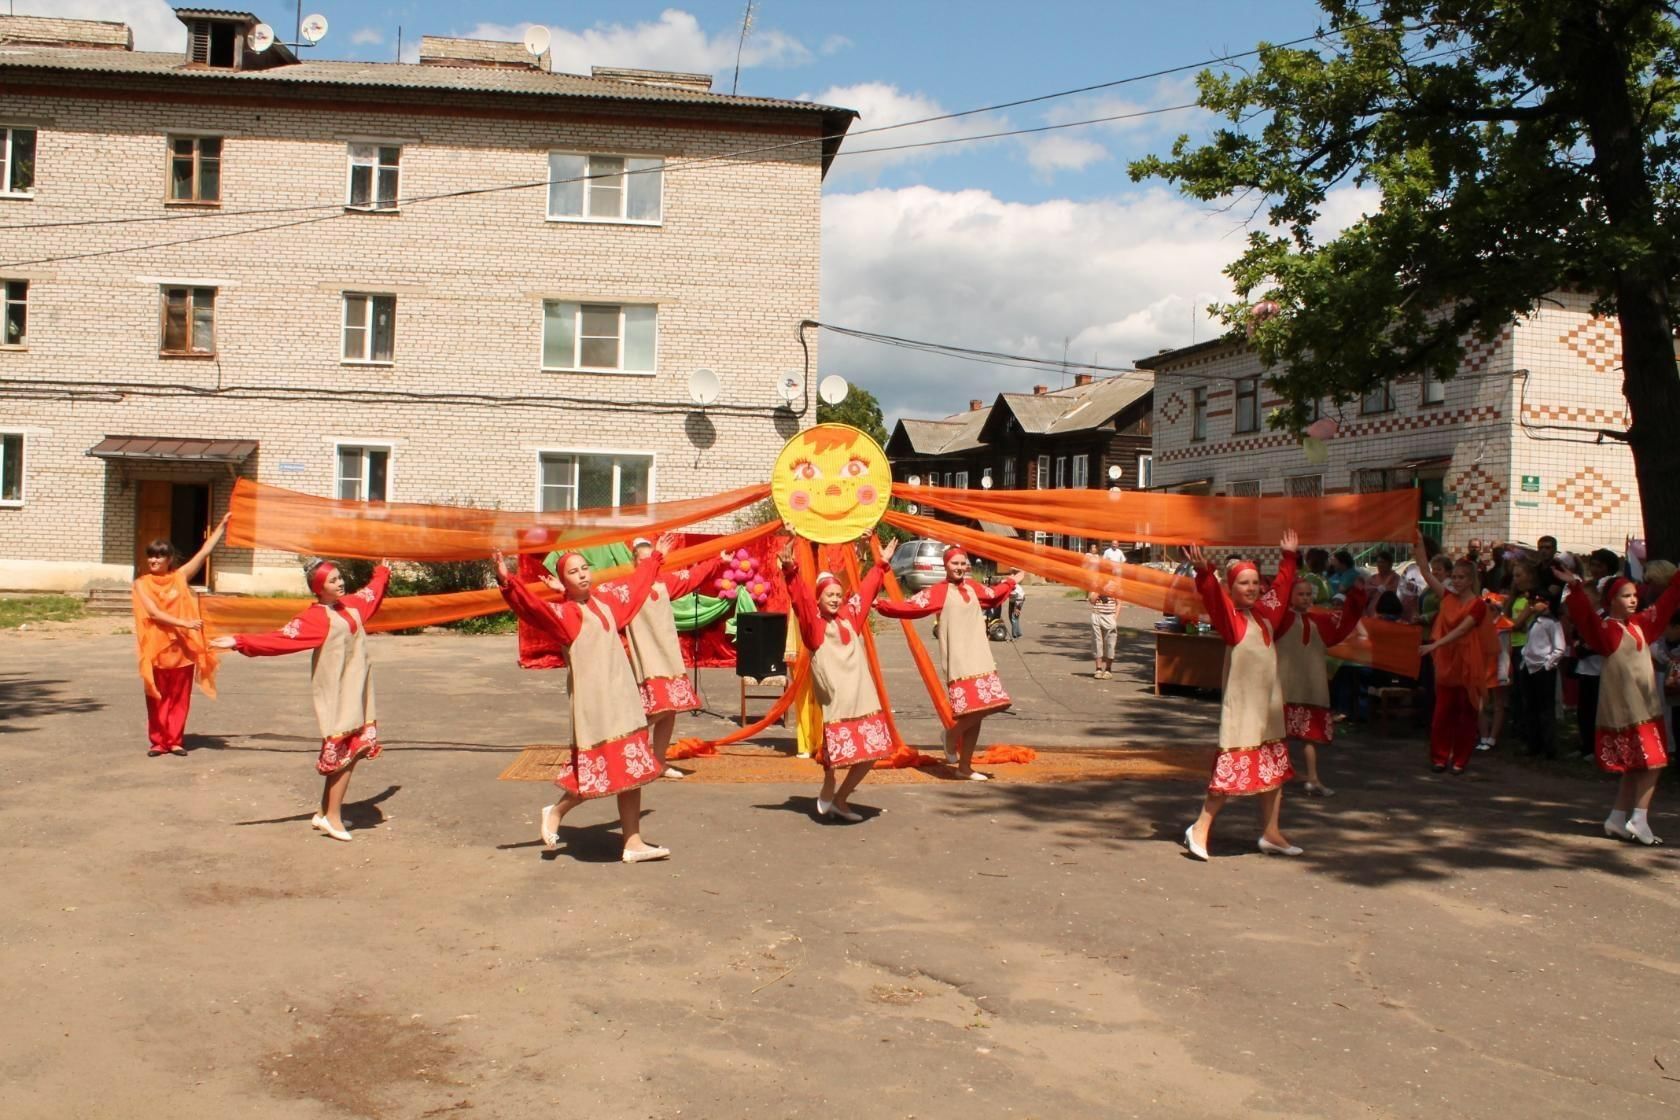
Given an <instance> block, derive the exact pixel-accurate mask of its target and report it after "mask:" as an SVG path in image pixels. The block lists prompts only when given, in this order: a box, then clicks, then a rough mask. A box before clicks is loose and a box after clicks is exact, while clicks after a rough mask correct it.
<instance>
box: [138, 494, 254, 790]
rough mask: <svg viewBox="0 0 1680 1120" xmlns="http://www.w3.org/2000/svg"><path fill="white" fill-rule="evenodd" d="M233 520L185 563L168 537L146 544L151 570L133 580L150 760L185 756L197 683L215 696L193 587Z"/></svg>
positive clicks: (211, 662) (213, 675) (212, 658)
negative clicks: (190, 713)
mask: <svg viewBox="0 0 1680 1120" xmlns="http://www.w3.org/2000/svg"><path fill="white" fill-rule="evenodd" d="M232 516H233V515H232V514H231V513H230V514H228V515H227V516H225V517H223V518H222V520H221V521H220V522H219V523H218V524H217V525H216V528H215V529H214V530H212V531H211V533H210V535H209V536H208V537H206V538H205V540H204V545H203V547H201V548H200V549H199V550H198V551H197V552H195V553H193V555H192V559H190V560H188V561H187V562H186V563H185V564H177V563H176V561H177V560H179V559H180V556H179V554H178V553H177V552H176V551H175V545H174V544H173V543H171V542H170V541H169V540H168V539H167V538H164V537H159V538H158V539H157V540H155V541H153V542H151V543H150V544H148V545H147V546H146V572H145V574H144V575H142V576H140V577H139V578H138V579H136V580H135V581H134V644H135V646H136V647H137V648H138V650H139V654H140V681H141V683H142V684H144V685H145V687H146V738H147V741H148V744H149V745H148V746H147V748H146V755H147V757H148V758H156V757H158V756H159V755H161V754H173V755H181V756H183V757H184V756H185V755H186V753H187V748H186V747H185V746H183V745H182V744H181V739H182V736H183V733H184V732H185V731H186V728H187V711H188V709H190V708H191V706H192V686H193V681H194V679H196V680H197V681H198V687H199V688H201V689H203V690H204V695H206V696H209V697H211V698H212V699H213V698H214V697H215V695H216V655H215V654H214V653H212V652H211V651H210V645H209V643H208V642H206V641H205V638H204V620H203V619H202V618H200V617H199V613H198V596H196V595H194V594H193V593H192V588H191V587H189V586H188V584H190V583H192V581H193V578H194V577H195V576H197V575H198V573H199V571H200V569H202V568H203V567H204V561H205V559H206V558H207V557H208V556H209V555H210V553H211V552H213V551H214V550H215V548H216V546H217V545H218V544H220V543H221V540H222V534H223V533H225V532H226V531H227V523H228V518H229V517H232Z"/></svg>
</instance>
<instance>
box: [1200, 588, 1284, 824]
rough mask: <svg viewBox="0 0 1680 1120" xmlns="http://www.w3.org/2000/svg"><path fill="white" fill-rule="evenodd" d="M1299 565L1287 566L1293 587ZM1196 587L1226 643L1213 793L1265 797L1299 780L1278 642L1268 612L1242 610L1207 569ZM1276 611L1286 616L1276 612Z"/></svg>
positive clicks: (1212, 780) (1212, 783)
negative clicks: (1288, 737) (1287, 732)
mask: <svg viewBox="0 0 1680 1120" xmlns="http://www.w3.org/2000/svg"><path fill="white" fill-rule="evenodd" d="M1293 578H1294V565H1293V564H1292V563H1291V564H1287V565H1286V566H1285V567H1284V569H1283V571H1282V573H1280V577H1279V581H1278V582H1279V583H1280V584H1281V585H1283V586H1284V587H1287V586H1288V585H1289V583H1290V581H1291V580H1292V579H1293ZM1196 587H1197V589H1198V590H1199V591H1201V593H1202V600H1203V603H1204V604H1205V605H1206V607H1207V610H1208V616H1209V617H1210V618H1211V619H1212V621H1213V624H1214V628H1215V629H1216V630H1218V631H1219V633H1220V636H1221V637H1223V638H1224V639H1225V668H1224V673H1223V678H1222V681H1223V689H1224V691H1223V696H1222V698H1221V701H1220V711H1219V754H1218V755H1217V756H1216V757H1215V758H1214V764H1213V777H1212V778H1211V779H1210V780H1209V782H1208V790H1209V792H1212V793H1224V794H1238V795H1241V794H1250V793H1264V792H1266V791H1268V790H1273V789H1276V788H1278V787H1279V786H1281V785H1282V784H1283V783H1284V782H1286V781H1288V780H1289V779H1290V778H1292V777H1294V776H1295V771H1294V768H1293V767H1291V766H1290V764H1289V747H1288V745H1287V744H1286V743H1285V742H1284V721H1283V685H1282V682H1281V681H1280V680H1279V679H1278V653H1277V643H1276V642H1275V641H1274V640H1273V636H1272V624H1271V622H1270V621H1268V619H1267V618H1265V617H1263V612H1262V611H1260V610H1258V609H1256V610H1253V611H1239V610H1237V609H1236V608H1235V607H1233V606H1232V604H1231V600H1230V597H1229V596H1227V595H1226V593H1225V588H1224V587H1223V586H1221V585H1220V583H1219V582H1218V580H1217V579H1215V578H1214V575H1213V570H1212V569H1211V568H1210V569H1207V570H1205V571H1201V572H1198V573H1197V575H1196ZM1270 613H1273V614H1277V613H1280V610H1279V609H1273V610H1272V611H1271V612H1270Z"/></svg>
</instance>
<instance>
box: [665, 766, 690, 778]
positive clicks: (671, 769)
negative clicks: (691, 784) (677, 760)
mask: <svg viewBox="0 0 1680 1120" xmlns="http://www.w3.org/2000/svg"><path fill="white" fill-rule="evenodd" d="M659 776H660V777H661V778H686V777H688V772H687V771H685V770H678V769H677V768H676V767H675V766H667V767H665V773H663V774H661V775H659Z"/></svg>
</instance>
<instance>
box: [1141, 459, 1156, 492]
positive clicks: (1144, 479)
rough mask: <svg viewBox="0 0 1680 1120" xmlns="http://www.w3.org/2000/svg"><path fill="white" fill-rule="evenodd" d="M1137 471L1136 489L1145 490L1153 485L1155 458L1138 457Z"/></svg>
mask: <svg viewBox="0 0 1680 1120" xmlns="http://www.w3.org/2000/svg"><path fill="white" fill-rule="evenodd" d="M1137 471H1138V473H1137V488H1138V489H1139V490H1147V489H1149V488H1150V487H1151V486H1153V485H1155V456H1153V455H1139V456H1138V468H1137Z"/></svg>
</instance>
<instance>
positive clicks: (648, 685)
mask: <svg viewBox="0 0 1680 1120" xmlns="http://www.w3.org/2000/svg"><path fill="white" fill-rule="evenodd" d="M641 689H642V711H644V712H646V713H647V714H648V715H649V716H658V715H664V714H665V713H666V712H694V711H698V710H699V709H700V694H699V693H697V692H695V691H694V683H693V682H692V681H690V680H689V679H688V678H687V677H649V678H648V679H647V680H645V681H643V682H642V684H641Z"/></svg>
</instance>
